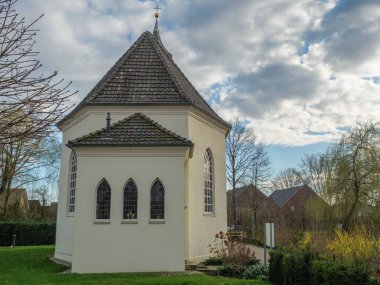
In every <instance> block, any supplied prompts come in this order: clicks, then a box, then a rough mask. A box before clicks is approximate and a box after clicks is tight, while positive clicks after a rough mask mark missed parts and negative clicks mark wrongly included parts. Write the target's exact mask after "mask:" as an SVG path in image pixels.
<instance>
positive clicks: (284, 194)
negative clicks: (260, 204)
mask: <svg viewBox="0 0 380 285" xmlns="http://www.w3.org/2000/svg"><path fill="white" fill-rule="evenodd" d="M302 187H303V186H298V187H292V188H286V189H281V190H275V191H274V192H273V193H272V194H271V195H270V196H269V198H271V199H272V200H273V202H274V203H275V204H276V205H277V206H279V207H280V208H281V207H282V206H284V205H285V203H286V202H288V200H289V199H290V198H292V197H293V196H294V194H296V193H297V192H298V190H300V189H301V188H302Z"/></svg>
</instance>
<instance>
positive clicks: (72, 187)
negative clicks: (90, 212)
mask: <svg viewBox="0 0 380 285" xmlns="http://www.w3.org/2000/svg"><path fill="white" fill-rule="evenodd" d="M69 177H70V179H69V191H68V204H67V212H68V213H69V214H73V213H74V212H75V191H76V184H77V156H76V154H75V152H72V153H71V159H70V172H69Z"/></svg>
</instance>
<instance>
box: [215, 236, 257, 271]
mask: <svg viewBox="0 0 380 285" xmlns="http://www.w3.org/2000/svg"><path fill="white" fill-rule="evenodd" d="M208 247H209V250H210V253H211V254H214V255H215V256H216V257H217V258H219V259H220V260H222V262H223V264H224V265H232V266H244V265H253V264H256V263H257V262H258V260H257V259H256V257H255V253H254V252H252V253H251V250H250V248H249V246H247V245H246V244H245V243H243V242H241V241H240V240H238V239H231V238H229V236H228V234H225V233H224V232H222V231H220V232H219V233H217V234H216V235H215V239H214V243H213V245H211V244H210V245H209V246H208Z"/></svg>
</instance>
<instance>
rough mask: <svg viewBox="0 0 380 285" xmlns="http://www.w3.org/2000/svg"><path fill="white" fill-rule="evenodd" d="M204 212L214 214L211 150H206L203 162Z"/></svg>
mask: <svg viewBox="0 0 380 285" xmlns="http://www.w3.org/2000/svg"><path fill="white" fill-rule="evenodd" d="M203 190H204V212H205V213H214V163H213V158H212V153H211V150H210V149H207V150H206V153H205V155H204V161H203Z"/></svg>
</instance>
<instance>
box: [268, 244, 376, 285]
mask: <svg viewBox="0 0 380 285" xmlns="http://www.w3.org/2000/svg"><path fill="white" fill-rule="evenodd" d="M371 274H372V271H371V269H370V268H369V267H368V266H363V264H354V263H346V262H341V261H333V260H325V259H322V258H319V257H318V256H317V255H315V254H313V253H312V252H307V251H303V252H301V251H294V250H292V251H284V250H278V249H277V250H274V251H272V252H271V253H270V260H269V280H270V281H271V282H272V283H273V285H298V284H299V285H341V284H344V285H351V284H352V285H354V284H355V285H357V284H361V285H376V284H378V283H377V282H376V279H374V278H373V277H372V276H371Z"/></svg>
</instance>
